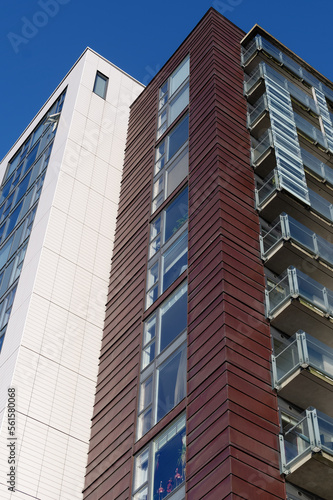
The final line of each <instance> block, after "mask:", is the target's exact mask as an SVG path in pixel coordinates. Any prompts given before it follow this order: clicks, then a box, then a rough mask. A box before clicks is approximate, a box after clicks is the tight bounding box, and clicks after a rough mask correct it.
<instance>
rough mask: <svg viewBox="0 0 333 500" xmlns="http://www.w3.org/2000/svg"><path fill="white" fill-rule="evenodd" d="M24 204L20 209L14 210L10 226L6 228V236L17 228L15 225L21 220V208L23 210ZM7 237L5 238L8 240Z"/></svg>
mask: <svg viewBox="0 0 333 500" xmlns="http://www.w3.org/2000/svg"><path fill="white" fill-rule="evenodd" d="M22 203H23V202H21V203H20V204H19V205H18V207H17V208H16V209H15V210H14V212H13V213H12V215H11V216H10V218H9V223H8V226H7V228H6V235H8V234H9V233H11V232H12V230H13V229H14V227H15V224H16V222H17V220H18V218H19V215H20V212H21V208H22ZM6 235H5V236H4V238H6Z"/></svg>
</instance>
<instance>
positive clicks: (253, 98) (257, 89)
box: [245, 77, 265, 105]
mask: <svg viewBox="0 0 333 500" xmlns="http://www.w3.org/2000/svg"><path fill="white" fill-rule="evenodd" d="M264 92H265V80H264V79H263V77H259V79H258V80H257V81H256V83H255V84H254V85H253V86H252V87H251V88H250V90H249V91H248V92H246V94H245V95H246V99H247V101H248V102H249V103H250V104H252V105H253V104H255V103H256V102H257V100H258V99H259V97H261V96H262V95H263V93H264Z"/></svg>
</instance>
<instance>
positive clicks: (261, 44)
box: [241, 35, 333, 102]
mask: <svg viewBox="0 0 333 500" xmlns="http://www.w3.org/2000/svg"><path fill="white" fill-rule="evenodd" d="M257 51H263V52H266V53H267V54H269V55H270V56H272V57H273V59H274V60H275V61H277V62H278V64H280V65H281V66H285V67H286V68H288V70H289V71H291V72H292V73H293V74H294V75H295V76H296V77H297V78H298V79H299V80H303V81H305V82H306V83H307V84H308V85H311V86H312V87H317V88H319V89H320V90H321V91H322V92H323V93H324V94H325V96H326V97H327V98H328V99H330V101H332V102H333V90H331V89H330V88H329V87H327V86H326V85H325V84H323V83H322V82H320V81H319V80H318V79H317V78H316V77H315V76H314V75H312V74H311V73H310V72H309V71H307V70H306V69H304V68H302V66H300V65H299V64H297V62H296V61H294V60H293V59H291V57H289V56H287V55H286V54H284V53H283V52H282V51H281V50H279V49H278V48H277V47H275V46H274V45H273V44H272V43H270V42H269V41H268V40H265V38H263V37H262V36H261V35H257V36H256V37H255V38H254V39H253V40H251V42H250V43H249V45H248V46H247V47H242V56H241V58H242V65H243V66H245V65H246V64H247V63H248V61H249V60H250V59H251V57H252V56H253V55H254V54H255V52H257Z"/></svg>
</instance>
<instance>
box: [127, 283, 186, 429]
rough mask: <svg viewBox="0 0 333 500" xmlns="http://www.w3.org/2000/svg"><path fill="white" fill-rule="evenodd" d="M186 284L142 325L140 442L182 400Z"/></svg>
mask: <svg viewBox="0 0 333 500" xmlns="http://www.w3.org/2000/svg"><path fill="white" fill-rule="evenodd" d="M186 326H187V283H184V284H183V285H181V286H180V287H179V288H177V290H176V291H175V292H174V293H173V294H172V295H170V296H169V297H168V298H167V299H166V300H165V301H164V302H163V303H162V305H161V306H160V307H159V308H158V309H157V310H156V311H155V312H154V313H153V314H152V315H151V316H150V317H149V318H148V319H147V320H146V321H145V323H144V333H143V350H142V361H141V368H142V370H141V374H140V398H139V409H138V432H137V437H138V439H140V438H141V437H142V436H143V435H144V434H146V432H148V431H149V429H150V428H151V427H152V426H153V425H155V424H156V423H157V422H158V421H159V420H161V418H163V417H164V415H166V414H167V413H168V412H169V411H170V410H172V408H174V407H175V406H176V405H177V404H178V403H179V402H180V401H181V400H182V399H183V398H184V397H185V396H186Z"/></svg>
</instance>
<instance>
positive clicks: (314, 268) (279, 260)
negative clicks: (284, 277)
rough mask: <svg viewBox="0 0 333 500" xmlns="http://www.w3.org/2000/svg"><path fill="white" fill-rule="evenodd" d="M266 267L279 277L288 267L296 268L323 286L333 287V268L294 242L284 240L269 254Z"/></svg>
mask: <svg viewBox="0 0 333 500" xmlns="http://www.w3.org/2000/svg"><path fill="white" fill-rule="evenodd" d="M331 257H332V256H331ZM265 266H267V267H268V269H270V270H271V271H273V272H274V273H276V274H278V275H280V274H282V273H283V272H284V270H285V269H287V267H289V266H294V267H297V268H298V269H300V270H301V271H303V272H305V273H306V274H308V275H309V276H311V278H313V279H315V280H316V281H318V282H319V283H321V284H322V285H324V286H326V287H328V288H330V287H332V280H333V268H331V267H330V266H329V265H328V264H326V263H325V262H323V261H322V260H317V259H315V258H314V256H313V255H312V254H311V253H310V252H308V251H307V250H305V249H304V248H303V247H301V246H300V245H298V244H297V243H295V242H293V241H292V240H282V241H280V243H278V244H277V245H275V247H273V248H272V250H271V251H270V252H269V253H268V254H267V258H266V260H265Z"/></svg>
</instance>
